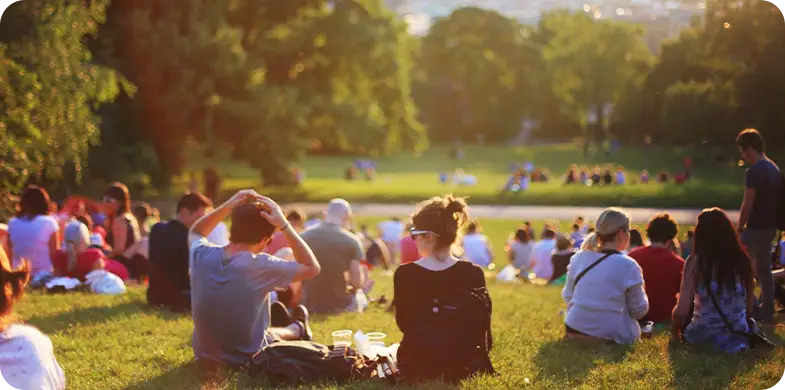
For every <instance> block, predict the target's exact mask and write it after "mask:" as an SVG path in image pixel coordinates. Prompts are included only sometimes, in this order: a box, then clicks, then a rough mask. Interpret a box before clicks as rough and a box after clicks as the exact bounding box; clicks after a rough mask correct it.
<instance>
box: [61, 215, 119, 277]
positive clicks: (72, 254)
mask: <svg viewBox="0 0 785 390" xmlns="http://www.w3.org/2000/svg"><path fill="white" fill-rule="evenodd" d="M64 236H65V248H66V249H65V252H63V251H58V252H57V253H55V255H54V256H53V258H52V266H53V267H54V270H55V274H56V275H58V276H67V277H70V278H76V279H79V280H82V281H84V280H85V275H87V274H88V273H89V272H90V271H93V270H96V269H106V270H107V271H109V272H111V273H113V274H115V275H117V276H119V277H120V278H121V279H123V280H125V279H128V270H127V269H126V268H125V266H123V265H122V264H120V263H119V262H117V261H115V260H111V259H107V258H106V257H105V256H104V253H103V252H101V251H100V250H99V249H94V248H90V231H89V230H88V229H87V226H85V225H84V224H83V223H81V222H78V221H73V222H71V223H69V224H68V225H67V226H66V227H65V233H64Z"/></svg>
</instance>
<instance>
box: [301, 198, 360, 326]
mask: <svg viewBox="0 0 785 390" xmlns="http://www.w3.org/2000/svg"><path fill="white" fill-rule="evenodd" d="M351 216H352V208H351V206H350V205H349V202H347V201H345V200H343V199H333V200H331V201H330V203H329V204H328V205H327V212H326V213H325V220H324V223H322V224H320V225H319V226H317V227H315V228H312V229H309V230H306V231H305V232H303V240H305V242H306V243H308V246H309V247H310V248H311V249H313V253H315V254H316V258H318V259H319V260H320V263H321V266H322V273H321V274H320V275H319V276H318V277H316V278H313V279H311V280H307V281H305V282H304V283H303V300H304V302H305V303H306V304H307V305H308V308H309V309H310V310H311V311H312V312H314V313H341V312H347V311H348V312H361V311H363V310H365V308H366V306H367V304H368V300H367V297H366V296H365V295H364V293H365V292H364V291H363V286H366V284H365V280H364V278H363V275H364V274H365V273H366V271H365V270H364V267H363V266H362V262H363V261H364V260H365V250H364V248H363V245H362V243H361V242H360V239H358V238H357V236H355V235H354V234H352V233H351V232H350V231H349V230H347V228H348V227H349V226H350V221H351ZM347 274H348V275H347ZM349 290H351V292H350V291H349Z"/></svg>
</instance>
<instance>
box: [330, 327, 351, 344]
mask: <svg viewBox="0 0 785 390" xmlns="http://www.w3.org/2000/svg"><path fill="white" fill-rule="evenodd" d="M352 333H353V332H352V331H351V330H348V329H344V330H336V331H335V332H332V333H331V335H332V336H333V346H335V347H349V346H351V345H352Z"/></svg>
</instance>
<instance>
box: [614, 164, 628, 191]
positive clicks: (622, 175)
mask: <svg viewBox="0 0 785 390" xmlns="http://www.w3.org/2000/svg"><path fill="white" fill-rule="evenodd" d="M616 184H618V185H620V186H623V185H625V184H627V171H625V170H624V167H622V166H619V167H618V168H616Z"/></svg>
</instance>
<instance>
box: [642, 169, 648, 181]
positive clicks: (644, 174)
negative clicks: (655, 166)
mask: <svg viewBox="0 0 785 390" xmlns="http://www.w3.org/2000/svg"><path fill="white" fill-rule="evenodd" d="M649 179H650V177H649V171H647V170H645V169H644V170H642V171H641V184H649Z"/></svg>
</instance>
